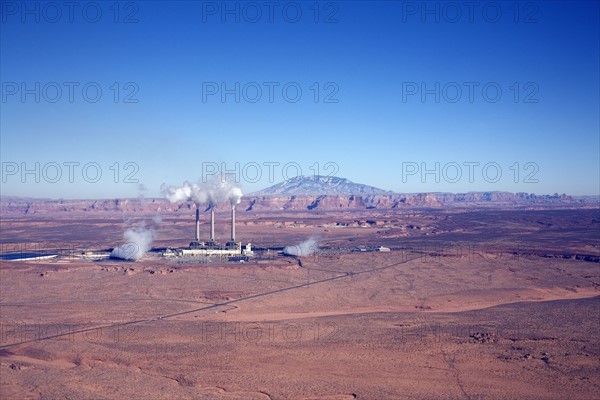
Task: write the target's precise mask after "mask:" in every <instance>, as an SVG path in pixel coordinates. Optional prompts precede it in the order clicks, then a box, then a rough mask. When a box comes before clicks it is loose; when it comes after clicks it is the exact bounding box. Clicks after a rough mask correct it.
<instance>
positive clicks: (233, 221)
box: [231, 206, 235, 242]
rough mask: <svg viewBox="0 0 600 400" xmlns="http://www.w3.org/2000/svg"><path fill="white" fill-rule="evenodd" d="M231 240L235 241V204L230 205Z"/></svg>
mask: <svg viewBox="0 0 600 400" xmlns="http://www.w3.org/2000/svg"><path fill="white" fill-rule="evenodd" d="M231 241H232V242H235V206H231Z"/></svg>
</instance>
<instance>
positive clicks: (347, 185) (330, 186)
mask: <svg viewBox="0 0 600 400" xmlns="http://www.w3.org/2000/svg"><path fill="white" fill-rule="evenodd" d="M391 194H394V193H393V192H391V191H387V190H383V189H379V188H376V187H374V186H368V185H363V184H360V183H354V182H352V181H349V180H348V179H345V178H338V177H335V176H321V175H315V176H297V177H295V178H292V179H288V180H287V181H284V182H281V183H278V184H276V185H273V186H271V187H268V188H266V189H263V190H260V191H258V192H254V193H250V194H249V195H248V196H323V195H327V196H343V195H347V196H350V195H356V196H360V195H362V196H373V195H391Z"/></svg>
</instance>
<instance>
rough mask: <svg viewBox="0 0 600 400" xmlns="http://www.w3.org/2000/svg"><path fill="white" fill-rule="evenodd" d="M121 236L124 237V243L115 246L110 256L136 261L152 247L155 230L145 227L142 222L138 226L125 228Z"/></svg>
mask: <svg viewBox="0 0 600 400" xmlns="http://www.w3.org/2000/svg"><path fill="white" fill-rule="evenodd" d="M123 236H124V237H125V244H122V245H121V246H119V247H115V248H114V249H113V251H112V252H111V253H110V256H111V257H113V258H121V259H123V260H132V261H137V260H139V259H140V258H142V256H143V255H144V254H146V252H147V251H148V250H150V248H151V247H152V241H153V240H154V236H155V231H154V229H146V228H145V227H144V226H143V224H142V226H140V227H138V228H129V229H127V230H126V231H125V233H124V234H123Z"/></svg>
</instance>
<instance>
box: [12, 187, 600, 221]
mask: <svg viewBox="0 0 600 400" xmlns="http://www.w3.org/2000/svg"><path fill="white" fill-rule="evenodd" d="M552 205H573V206H581V205H588V206H591V207H598V201H597V200H596V201H595V202H594V201H593V199H591V198H590V199H584V198H575V197H571V196H566V195H558V194H556V195H535V194H528V193H508V192H472V193H458V194H454V193H415V194H385V195H366V196H358V195H334V196H330V195H314V196H308V195H303V196H245V197H243V198H242V201H241V203H240V205H239V206H238V211H239V212H260V211H276V210H295V211H302V210H304V211H319V210H344V209H399V208H406V207H423V208H437V207H485V206H491V207H528V206H530V207H535V206H552ZM194 207H195V206H194V204H193V203H191V202H187V203H180V204H173V203H169V202H168V201H167V200H166V199H145V200H140V199H113V200H48V199H42V200H34V199H19V198H14V197H13V198H3V199H1V200H0V212H1V213H2V215H32V214H38V215H39V214H46V213H52V214H55V213H60V212H71V213H73V212H79V213H122V212H127V213H154V214H156V213H170V212H185V213H189V212H190V210H192V209H193V208H194ZM228 209H229V205H228V204H220V205H218V206H217V211H226V210H228Z"/></svg>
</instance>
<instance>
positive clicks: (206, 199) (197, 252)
mask: <svg viewBox="0 0 600 400" xmlns="http://www.w3.org/2000/svg"><path fill="white" fill-rule="evenodd" d="M164 193H165V197H166V198H167V199H168V200H169V201H170V202H172V203H182V202H189V201H192V202H194V204H195V205H196V225H195V235H194V240H193V241H191V242H190V245H189V247H186V248H179V249H175V250H167V251H166V252H165V253H164V255H165V256H175V257H184V256H185V257H206V256H220V257H229V258H230V261H241V260H244V259H247V258H248V257H249V256H252V255H253V252H252V247H251V244H250V243H248V244H247V245H246V247H245V248H244V249H242V243H241V242H236V238H235V211H236V210H235V208H236V206H237V204H239V202H240V199H241V197H242V191H241V190H240V189H239V188H238V187H237V186H235V185H234V184H232V183H230V182H227V181H226V180H224V179H222V178H218V179H214V180H212V181H210V182H206V183H190V182H184V183H183V185H182V186H180V187H173V186H169V187H167V188H165V189H164ZM225 202H227V203H229V205H230V206H231V235H230V238H229V240H228V241H226V242H225V243H219V242H217V240H216V238H215V207H216V205H217V204H221V203H225ZM202 204H205V205H207V206H208V207H207V208H206V210H207V211H210V226H209V232H208V240H206V241H201V232H200V206H201V205H202Z"/></svg>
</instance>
